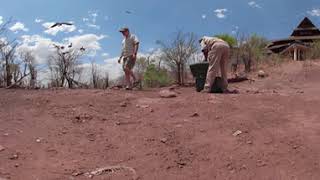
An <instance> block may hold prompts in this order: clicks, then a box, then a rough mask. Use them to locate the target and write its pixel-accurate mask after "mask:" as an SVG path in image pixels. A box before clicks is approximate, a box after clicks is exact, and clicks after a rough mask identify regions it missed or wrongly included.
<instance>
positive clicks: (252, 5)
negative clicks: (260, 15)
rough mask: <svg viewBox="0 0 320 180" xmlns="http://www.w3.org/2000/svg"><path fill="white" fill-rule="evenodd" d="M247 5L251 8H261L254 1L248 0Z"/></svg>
mask: <svg viewBox="0 0 320 180" xmlns="http://www.w3.org/2000/svg"><path fill="white" fill-rule="evenodd" d="M248 5H249V6H250V7H253V8H261V6H260V5H259V4H258V3H257V2H255V1H250V2H249V3H248Z"/></svg>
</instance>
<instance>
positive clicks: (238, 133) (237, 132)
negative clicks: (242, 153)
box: [232, 130, 242, 137]
mask: <svg viewBox="0 0 320 180" xmlns="http://www.w3.org/2000/svg"><path fill="white" fill-rule="evenodd" d="M240 134H242V131H240V130H237V131H236V132H234V133H233V134H232V135H233V136H234V137H236V136H239V135H240Z"/></svg>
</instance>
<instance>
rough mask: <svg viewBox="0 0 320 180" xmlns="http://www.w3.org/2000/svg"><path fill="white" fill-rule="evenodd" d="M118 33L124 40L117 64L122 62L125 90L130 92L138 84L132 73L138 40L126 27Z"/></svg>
mask: <svg viewBox="0 0 320 180" xmlns="http://www.w3.org/2000/svg"><path fill="white" fill-rule="evenodd" d="M119 32H121V33H122V35H123V37H124V39H123V41H122V52H121V56H120V58H119V60H118V62H119V63H121V59H122V60H123V64H122V67H123V71H124V73H125V79H126V90H132V87H133V86H134V85H135V84H137V83H138V82H137V79H136V77H135V75H134V73H133V68H134V65H135V63H136V59H137V53H138V49H139V40H138V38H137V36H136V35H134V34H131V33H130V30H129V28H127V27H124V28H121V29H120V30H119ZM131 78H132V79H133V82H132V81H131Z"/></svg>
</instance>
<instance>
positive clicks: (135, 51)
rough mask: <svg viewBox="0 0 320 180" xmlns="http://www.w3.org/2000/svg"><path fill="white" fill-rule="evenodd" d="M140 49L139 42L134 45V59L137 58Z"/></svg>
mask: <svg viewBox="0 0 320 180" xmlns="http://www.w3.org/2000/svg"><path fill="white" fill-rule="evenodd" d="M138 50H139V43H136V44H135V45H134V53H133V59H136V58H137V54H138Z"/></svg>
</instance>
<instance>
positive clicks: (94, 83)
mask: <svg viewBox="0 0 320 180" xmlns="http://www.w3.org/2000/svg"><path fill="white" fill-rule="evenodd" d="M99 80H100V76H99V72H98V67H97V64H96V63H95V62H94V61H92V62H91V81H92V86H93V88H95V89H97V88H98V82H99Z"/></svg>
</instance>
